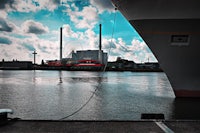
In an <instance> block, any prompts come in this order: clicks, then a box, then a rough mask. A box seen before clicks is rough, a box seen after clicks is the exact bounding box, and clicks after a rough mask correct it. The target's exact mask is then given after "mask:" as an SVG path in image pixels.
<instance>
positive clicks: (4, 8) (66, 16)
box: [0, 0, 157, 64]
mask: <svg viewBox="0 0 200 133" xmlns="http://www.w3.org/2000/svg"><path fill="white" fill-rule="evenodd" d="M99 24H102V49H103V50H104V52H107V53H108V60H109V61H115V60H116V59H117V57H121V58H123V59H128V60H133V61H135V62H136V63H141V62H147V61H148V60H149V61H150V62H157V60H156V58H155V57H154V55H153V54H152V52H151V50H150V49H149V48H148V46H147V45H146V44H145V42H144V41H143V40H142V38H141V37H140V36H139V35H138V33H137V32H136V31H135V29H134V28H133V27H132V26H131V25H130V24H129V22H128V21H127V20H126V19H125V18H124V16H123V15H122V14H121V13H120V12H119V11H118V10H115V8H114V7H113V5H112V3H111V2H110V0H1V2H0V60H3V59H4V60H5V61H12V60H13V59H14V60H20V61H33V54H32V53H33V52H34V51H36V52H37V55H36V62H37V63H38V64H40V63H41V61H42V60H44V61H46V60H55V59H59V46H60V40H59V39H60V27H62V28H63V57H64V58H67V57H70V53H71V51H72V50H74V51H76V50H97V49H98V45H99Z"/></svg>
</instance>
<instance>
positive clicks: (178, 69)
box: [111, 0, 200, 97]
mask: <svg viewBox="0 0 200 133" xmlns="http://www.w3.org/2000/svg"><path fill="white" fill-rule="evenodd" d="M111 1H112V3H113V4H114V6H115V7H116V8H117V9H118V10H119V11H120V12H121V13H122V14H123V15H124V17H125V18H126V19H127V20H128V21H129V23H130V24H131V25H132V26H133V27H134V29H135V30H136V31H137V32H138V33H139V35H140V36H141V37H142V38H143V40H144V41H145V43H146V44H147V45H148V47H149V48H150V49H151V50H152V52H153V54H154V55H155V57H156V58H157V60H158V62H159V64H160V66H161V68H162V69H163V70H164V72H165V73H166V75H167V77H168V79H169V81H170V83H171V86H172V88H173V91H174V94H175V96H176V97H200V69H199V66H200V62H199V59H200V52H199V50H200V15H199V14H200V1H199V0H191V1H189V0H187V1H186V0H111Z"/></svg>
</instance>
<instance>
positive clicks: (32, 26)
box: [22, 20, 49, 34]
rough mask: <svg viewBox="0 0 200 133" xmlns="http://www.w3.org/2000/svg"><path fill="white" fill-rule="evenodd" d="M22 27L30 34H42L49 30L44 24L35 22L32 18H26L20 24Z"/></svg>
mask: <svg viewBox="0 0 200 133" xmlns="http://www.w3.org/2000/svg"><path fill="white" fill-rule="evenodd" d="M22 29H23V31H24V32H25V33H32V34H44V33H47V32H48V31H49V29H48V27H47V26H44V25H43V24H42V23H39V22H36V21H34V20H26V21H25V22H24V23H23V24H22Z"/></svg>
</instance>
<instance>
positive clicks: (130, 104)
mask: <svg viewBox="0 0 200 133" xmlns="http://www.w3.org/2000/svg"><path fill="white" fill-rule="evenodd" d="M199 101H200V100H198V99H195V100H187V99H175V96H174V93H173V91H172V88H171V86H170V84H169V81H168V79H167V77H166V75H165V74H164V73H135V72H104V73H103V72H74V71H73V72H71V71H0V108H11V109H13V110H14V114H13V115H12V116H11V117H18V118H21V119H42V120H44V119H45V120H60V119H63V118H64V119H66V120H67V119H69V120H139V119H140V117H141V113H163V114H164V115H165V119H185V118H186V119H196V118H197V119H199V118H200V116H199V113H198V112H199V111H200V110H199V109H198V108H195V107H197V106H198V105H200V104H199V103H200V102H199ZM188 106H189V109H188ZM192 109H193V111H192Z"/></svg>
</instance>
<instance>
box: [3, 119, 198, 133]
mask: <svg viewBox="0 0 200 133" xmlns="http://www.w3.org/2000/svg"><path fill="white" fill-rule="evenodd" d="M199 131H200V121H165V120H162V121H156V120H141V121H51V120H17V121H12V120H11V121H10V122H8V123H7V124H5V125H1V126H0V132H2V133H11V132H12V133H15V132H17V133H36V132H37V133H56V132H59V133H66V132H67V133H77V132H81V133H82V132H84V133H91V132H92V133H127V132H131V133H199Z"/></svg>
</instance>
